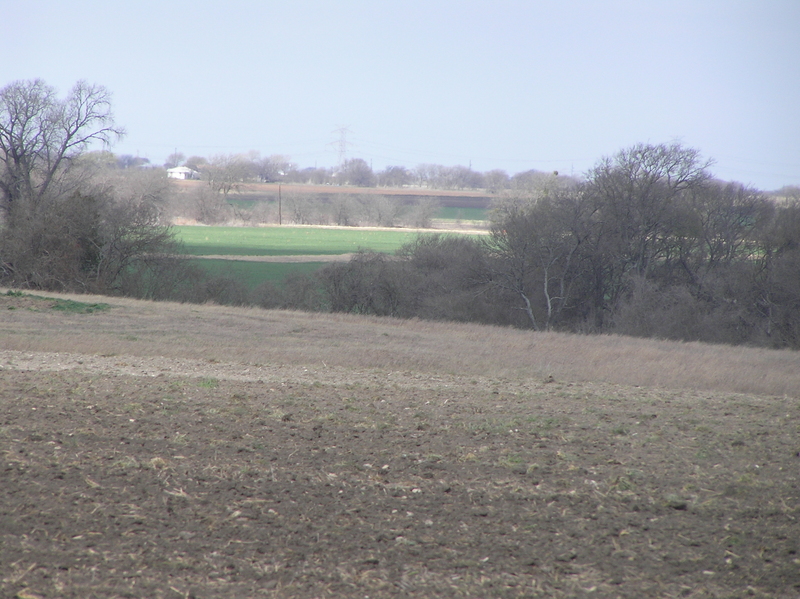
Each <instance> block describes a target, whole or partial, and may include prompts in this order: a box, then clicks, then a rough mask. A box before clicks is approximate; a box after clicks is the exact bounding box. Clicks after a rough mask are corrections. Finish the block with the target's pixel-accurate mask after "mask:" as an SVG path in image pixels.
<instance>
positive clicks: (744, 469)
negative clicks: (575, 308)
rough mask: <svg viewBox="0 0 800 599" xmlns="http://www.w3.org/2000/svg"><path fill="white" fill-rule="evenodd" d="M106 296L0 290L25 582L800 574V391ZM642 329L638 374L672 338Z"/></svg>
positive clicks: (535, 588)
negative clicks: (621, 379)
mask: <svg viewBox="0 0 800 599" xmlns="http://www.w3.org/2000/svg"><path fill="white" fill-rule="evenodd" d="M75 299H80V298H79V297H78V298H75ZM83 301H92V302H94V301H106V302H108V304H109V305H110V307H109V309H107V310H98V311H89V312H86V313H56V312H54V311H53V310H52V305H53V304H52V303H48V300H42V299H37V298H31V297H30V296H16V295H14V296H8V295H2V296H0V453H1V454H2V457H1V458H0V596H2V597H17V598H19V599H31V598H37V597H38V598H55V597H59V598H61V597H63V598H78V597H80V598H88V597H97V598H100V597H103V598H107V597H148V598H153V597H158V598H160V597H164V598H170V597H174V598H180V597H185V598H188V597H195V598H197V599H200V598H215V597H226V598H228V597H229V598H234V597H235V598H241V597H301V598H303V597H309V598H310V597H328V596H331V597H371V598H380V597H409V596H413V597H583V596H586V597H631V598H634V597H636V598H642V597H778V598H797V597H798V596H800V553H798V551H799V550H800V526H799V525H798V516H800V457H798V451H800V441H799V440H798V439H800V436H799V433H800V402H799V401H798V397H797V393H784V394H781V395H769V394H753V393H739V392H735V391H731V390H729V388H727V387H725V383H723V382H720V383H719V385H718V387H717V388H714V386H715V383H713V381H714V379H713V377H712V378H707V379H703V381H705V382H698V383H697V384H693V383H691V381H688V382H687V381H686V380H684V381H676V384H675V385H662V384H659V385H656V384H652V385H641V384H639V386H634V385H637V384H638V383H637V382H636V381H634V382H632V384H620V383H618V382H613V375H612V373H609V375H608V376H607V377H605V378H603V377H598V378H597V379H596V380H587V378H586V377H582V376H580V375H578V374H575V373H577V372H578V371H577V370H574V371H573V370H570V369H569V368H567V367H566V366H558V365H556V366H555V367H548V368H549V370H545V369H543V368H542V367H540V365H539V364H540V362H538V361H534V360H532V359H529V363H528V366H527V367H524V364H523V363H522V358H519V357H517V359H518V360H520V363H519V365H517V364H515V363H513V359H512V358H508V360H507V361H508V362H509V363H511V366H510V367H509V368H508V369H505V370H502V371H501V369H499V368H498V367H497V366H496V365H495V362H494V361H493V360H495V358H493V357H492V356H493V355H494V354H498V355H501V356H502V355H503V351H505V350H504V348H503V347H501V343H500V342H498V339H505V343H506V344H507V345H508V346H509V347H512V348H516V347H517V345H518V344H520V343H522V341H521V340H522V339H527V341H525V343H528V344H530V346H531V347H534V346H535V347H536V348H537V351H546V349H547V347H550V348H551V350H552V354H551V355H552V356H556V357H558V356H559V355H560V354H558V353H557V349H556V348H557V343H567V342H569V339H568V338H566V337H559V336H553V337H548V336H538V337H535V341H531V337H529V336H528V337H525V336H523V333H521V332H516V331H505V330H498V329H490V328H485V327H475V326H463V327H459V326H456V327H453V326H452V325H450V326H449V327H445V326H442V325H437V324H435V323H420V322H406V323H402V322H398V321H388V320H381V319H355V318H350V317H348V318H337V317H333V316H328V317H325V316H320V315H316V316H311V315H302V314H295V313H279V312H260V311H255V310H238V311H237V310H234V309H230V308H217V307H196V306H178V305H173V304H165V305H163V306H162V305H158V304H152V303H147V302H132V301H130V300H117V299H108V298H96V297H92V298H90V299H88V300H83ZM188 323H194V324H193V325H191V326H190V325H189V324H188ZM331 331H334V333H331ZM336 332H338V335H337V334H336ZM437 335H438V336H439V337H441V339H440V338H439V337H437ZM528 335H530V334H528ZM254 338H260V339H261V343H262V346H263V347H259V346H258V345H257V344H255V343H254V342H253V339H254ZM565 339H566V341H565ZM435 343H439V344H441V345H436V344H435ZM449 343H454V344H457V345H459V346H461V347H462V350H461V351H464V352H465V353H466V354H468V355H467V356H465V355H462V354H459V353H458V349H457V348H456V347H455V346H452V347H451V346H449V345H448V344H449ZM536 343H538V344H539V345H538V346H537V345H536ZM619 343H620V344H622V343H630V344H631V346H632V347H635V348H637V351H635V352H634V353H635V354H636V356H638V358H633V357H631V358H626V360H628V362H630V364H626V363H623V360H622V359H621V358H620V359H618V362H617V366H618V367H619V368H618V370H620V371H622V372H624V371H626V368H629V367H630V368H633V370H634V371H635V370H636V369H637V368H640V369H641V370H642V371H643V372H644V371H646V364H645V362H644V361H645V360H648V359H652V356H661V357H662V359H663V356H664V355H666V352H667V349H665V348H666V347H667V346H663V345H657V344H655V343H653V344H651V345H641V346H639V345H637V344H638V343H640V341H637V340H627V341H626V340H619ZM548 344H550V345H549V346H548ZM591 346H592V342H587V341H584V342H583V344H582V347H587V348H590V347H591ZM447 347H449V348H450V349H447V350H442V349H441V348H447ZM608 347H610V348H612V349H609V350H608V351H614V350H613V347H614V346H613V345H609V346H608ZM668 347H669V348H673V349H672V350H671V351H673V353H676V352H678V351H679V350H680V351H684V352H693V351H700V349H698V348H697V347H696V346H693V345H688V344H687V345H684V346H681V345H679V344H675V345H670V346H668ZM323 348H328V352H329V353H327V354H324V353H322V352H323ZM370 348H371V350H370ZM642 348H646V349H647V351H643V350H642ZM657 350H658V351H657ZM572 351H573V353H580V351H581V350H572ZM586 351H589V352H590V351H592V350H586ZM659 351H660V352H662V353H658V352H659ZM702 351H704V352H712V353H713V352H714V351H717V350H716V349H713V348H712V349H705V348H703V349H702ZM720 351H721V350H720ZM730 351H731V353H730V359H731V360H732V361H735V360H737V359H741V356H742V355H750V356H751V357H752V360H754V361H755V360H762V359H764V360H766V358H763V356H768V357H769V359H768V360H767V361H765V362H764V363H765V364H767V365H768V366H767V367H766V368H767V369H769V368H770V367H769V365H770V364H774V371H773V374H775V373H778V372H781V369H783V368H785V367H786V364H787V363H790V364H794V363H795V362H794V361H795V360H796V359H797V358H796V355H795V354H784V353H779V352H776V353H774V354H765V353H763V352H755V350H754V353H752V354H742V353H741V351H740V350H735V351H734V350H730ZM493 352H494V353H493ZM648 352H650V353H648ZM516 353H518V352H516ZM444 354H449V355H444ZM591 355H594V354H591V353H586V354H583V358H581V356H580V355H578V356H577V357H576V359H577V360H578V361H584V362H586V361H589V360H587V359H586V358H587V356H591ZM698 355H699V354H698ZM703 355H707V354H706V353H704V354H703ZM469 356H471V357H469ZM648 356H650V357H648ZM636 359H639V360H641V362H638V363H637V362H635V360H636ZM675 360H678V358H675ZM562 361H563V360H562ZM676 363H677V362H676ZM631 364H632V365H633V366H631ZM637 365H638V366H637ZM665 367H669V364H667V365H666V366H665ZM571 373H572V374H571ZM769 374H770V373H769V372H768V373H766V375H765V376H766V379H765V380H769ZM783 376H784V377H787V376H790V375H788V374H787V375H783ZM728 378H733V377H728ZM600 379H603V380H600ZM709 381H711V382H709ZM771 384H774V383H771Z"/></svg>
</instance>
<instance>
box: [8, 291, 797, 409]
mask: <svg viewBox="0 0 800 599" xmlns="http://www.w3.org/2000/svg"><path fill="white" fill-rule="evenodd" d="M48 295H49V296H50V297H59V298H66V299H74V300H77V301H83V302H90V303H91V302H105V303H109V304H111V306H112V307H111V309H110V310H107V311H105V312H101V313H95V314H90V315H83V314H63V313H58V312H54V311H50V310H47V309H46V307H45V306H46V304H45V303H44V302H41V303H42V306H43V307H42V308H41V309H37V308H36V304H34V305H33V308H31V307H26V308H20V309H15V310H8V309H5V308H2V307H0V350H16V351H36V352H63V351H65V349H67V350H68V351H70V352H74V353H80V354H93V355H129V356H140V357H161V358H166V359H190V360H192V359H193V360H203V361H212V362H222V363H230V362H236V363H244V364H253V365H258V364H271V365H281V364H283V365H298V364H302V365H308V366H313V367H315V368H335V367H339V368H347V369H359V370H374V369H377V370H380V371H414V372H421V373H429V374H442V375H460V376H473V377H488V378H493V379H498V380H500V379H504V380H508V381H517V382H521V381H524V380H528V379H535V380H537V381H539V380H541V379H545V378H547V377H554V378H555V379H557V380H561V381H573V382H597V383H600V382H602V383H611V384H619V385H630V386H642V387H657V388H664V389H687V390H694V391H714V392H730V393H749V394H756V395H772V396H789V397H800V353H798V352H792V351H775V350H767V349H756V348H748V347H728V346H715V345H707V344H701V343H677V342H672V341H658V340H649V339H635V338H628V337H620V336H580V335H565V334H559V333H536V332H530V331H520V330H514V329H506V328H497V327H487V326H480V325H470V324H454V323H433V322H424V321H419V320H395V319H388V318H373V317H361V316H351V315H342V314H307V313H300V312H288V311H264V310H260V309H255V308H230V307H221V306H214V305H188V304H174V303H153V302H143V301H136V300H128V299H121V298H107V297H98V296H76V295H60V294H48ZM0 306H1V305H0Z"/></svg>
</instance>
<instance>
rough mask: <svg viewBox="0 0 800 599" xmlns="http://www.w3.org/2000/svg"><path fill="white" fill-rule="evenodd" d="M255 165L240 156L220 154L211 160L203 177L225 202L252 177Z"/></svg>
mask: <svg viewBox="0 0 800 599" xmlns="http://www.w3.org/2000/svg"><path fill="white" fill-rule="evenodd" d="M252 173H253V163H252V162H250V161H249V160H247V158H246V157H244V156H242V155H239V154H220V155H218V156H214V157H212V158H211V162H210V164H208V166H206V168H205V169H204V171H203V177H204V178H205V180H206V181H207V182H208V186H209V187H210V188H211V190H212V191H213V192H214V193H220V194H222V197H223V202H227V201H228V195H229V194H230V193H231V192H232V191H239V189H241V186H242V184H243V183H244V182H245V181H247V179H249V178H250V177H251V176H252Z"/></svg>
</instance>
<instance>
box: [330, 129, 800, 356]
mask: <svg viewBox="0 0 800 599" xmlns="http://www.w3.org/2000/svg"><path fill="white" fill-rule="evenodd" d="M710 164H711V162H710V161H708V160H704V159H702V157H701V156H700V153H699V152H698V151H697V150H695V149H692V148H686V147H684V146H682V145H680V144H670V145H665V144H661V145H650V144H639V145H636V146H633V147H631V148H628V149H625V150H622V151H620V152H619V153H617V154H616V155H614V156H611V157H607V158H604V159H602V160H601V161H600V162H598V164H597V165H596V166H595V167H594V168H593V169H591V170H590V171H589V173H587V176H586V178H585V180H583V181H580V182H575V181H572V180H560V179H558V177H555V176H554V177H553V178H552V180H551V181H550V183H549V184H546V185H544V186H541V187H540V188H539V190H538V191H536V192H535V193H530V192H528V193H525V194H517V195H514V194H509V195H507V196H505V197H503V198H502V199H500V200H498V201H497V202H496V205H495V207H494V213H493V216H492V224H491V231H490V234H489V236H488V237H487V238H486V239H473V238H464V237H459V238H452V237H446V236H445V237H434V238H421V239H420V240H419V241H418V242H417V243H416V244H414V245H412V246H409V247H407V248H404V250H403V251H401V252H400V255H399V260H392V261H389V260H386V259H385V258H382V257H378V256H374V255H372V256H370V255H362V256H358V257H356V258H355V259H354V260H353V261H352V262H351V263H350V264H347V265H334V266H330V267H328V268H327V269H326V270H325V271H324V272H323V284H324V287H325V289H326V291H327V293H328V296H329V301H330V305H331V309H333V310H341V311H353V312H365V313H373V314H385V315H393V316H400V317H412V316H418V317H422V318H447V319H454V320H469V321H478V322H486V323H492V324H501V325H512V326H518V327H528V328H531V329H534V330H558V331H569V332H581V333H608V332H616V333H624V334H630V335H637V336H646V337H659V338H667V339H680V340H685V341H708V342H717V343H732V344H743V343H746V344H754V345H763V346H770V347H792V348H798V347H800V202H799V201H798V200H797V199H785V200H784V201H781V202H778V201H775V199H774V198H772V197H769V196H768V195H767V194H765V193H763V192H761V191H759V190H757V189H753V188H751V187H747V186H744V185H741V184H738V183H728V182H721V181H718V180H715V179H713V177H712V176H711V174H710V172H709V166H710Z"/></svg>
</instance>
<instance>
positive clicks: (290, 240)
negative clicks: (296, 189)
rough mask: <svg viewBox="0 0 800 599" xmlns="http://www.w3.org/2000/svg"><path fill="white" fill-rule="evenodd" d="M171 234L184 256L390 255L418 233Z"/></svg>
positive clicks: (204, 230) (240, 230) (251, 230)
mask: <svg viewBox="0 0 800 599" xmlns="http://www.w3.org/2000/svg"><path fill="white" fill-rule="evenodd" d="M175 232H176V236H177V238H178V239H179V240H180V241H182V242H183V244H184V253H186V254H190V255H193V256H203V255H229V256H302V255H336V254H348V253H351V252H357V251H358V250H360V249H368V250H372V251H375V252H384V253H392V252H394V251H395V250H397V249H398V248H400V247H401V246H402V245H403V244H405V243H408V242H410V241H413V240H414V239H415V238H416V237H417V235H418V234H419V233H417V232H415V231H399V230H398V231H370V230H364V229H355V228H354V229H326V228H317V227H314V228H311V227H195V226H176V227H175Z"/></svg>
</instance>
